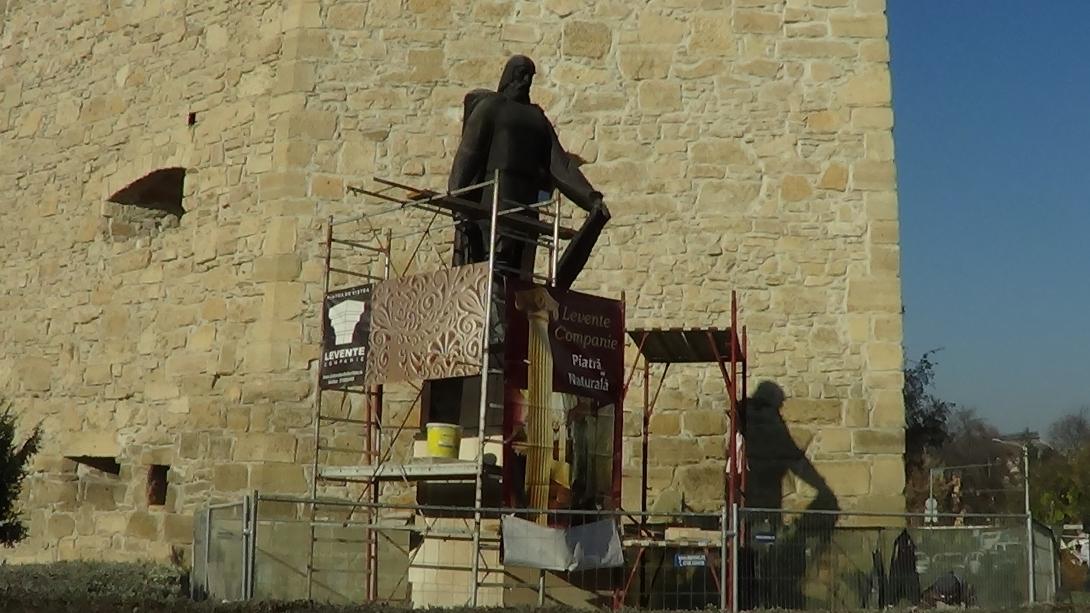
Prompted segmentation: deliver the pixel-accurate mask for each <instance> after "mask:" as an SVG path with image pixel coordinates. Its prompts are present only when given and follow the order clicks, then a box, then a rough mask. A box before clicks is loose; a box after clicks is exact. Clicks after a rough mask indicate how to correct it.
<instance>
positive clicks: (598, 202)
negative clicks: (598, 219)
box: [591, 198, 613, 221]
mask: <svg viewBox="0 0 1090 613" xmlns="http://www.w3.org/2000/svg"><path fill="white" fill-rule="evenodd" d="M594 211H599V212H600V213H601V215H602V217H604V218H605V220H606V221H609V220H610V219H611V218H612V217H613V215H611V214H610V212H609V207H607V206H606V203H605V200H602V199H601V198H597V199H595V201H594V204H593V205H592V206H591V213H593V212H594Z"/></svg>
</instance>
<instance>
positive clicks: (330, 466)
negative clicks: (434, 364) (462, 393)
mask: <svg viewBox="0 0 1090 613" xmlns="http://www.w3.org/2000/svg"><path fill="white" fill-rule="evenodd" d="M374 180H375V182H376V183H377V184H378V187H376V188H374V189H365V188H357V187H352V188H350V191H351V192H353V193H354V194H356V195H359V196H363V197H366V198H369V199H370V200H371V201H372V203H378V204H380V205H382V204H387V205H390V206H385V207H383V208H381V209H380V210H377V211H374V212H370V213H365V214H361V215H357V216H352V217H349V218H347V219H340V220H338V219H334V218H332V217H330V218H329V219H328V222H327V226H326V236H325V267H324V280H323V284H324V290H323V301H322V302H323V310H322V327H323V341H322V355H323V356H324V355H325V352H326V350H327V347H326V339H325V333H324V330H325V328H326V327H327V326H328V325H329V322H328V321H327V316H326V309H325V303H326V299H327V298H328V297H329V295H330V293H331V292H332V291H335V290H336V289H337V287H335V286H338V285H340V284H338V283H335V282H334V279H338V280H349V281H353V282H355V283H361V282H362V283H365V284H366V283H369V284H377V283H381V282H384V281H389V280H391V279H397V278H399V277H403V276H406V275H408V273H410V271H413V270H414V266H415V265H416V264H417V263H418V262H420V261H421V260H422V259H423V256H422V255H421V254H422V252H423V250H424V248H425V246H427V247H430V250H431V253H432V254H434V255H436V256H438V260H439V265H438V267H439V268H440V269H442V268H451V266H450V265H449V263H448V261H449V256H448V257H444V256H443V254H442V252H441V250H439V249H437V248H436V245H435V243H436V242H438V241H441V239H437V237H436V233H437V232H439V231H444V232H452V228H451V225H452V224H453V223H454V222H473V221H482V220H485V219H487V220H489V236H488V249H487V252H488V254H487V260H486V263H482V264H485V265H486V267H487V273H486V279H487V282H486V284H485V296H484V320H483V322H484V325H483V332H482V334H483V338H482V339H481V342H480V353H479V355H478V356H476V358H477V363H476V364H475V365H474V366H475V367H476V369H477V370H478V371H479V378H480V379H479V380H480V385H479V389H480V398H479V402H478V404H477V420H476V425H477V431H476V438H477V449H476V453H475V456H474V457H473V459H472V460H461V459H460V460H458V461H448V462H443V463H430V462H424V461H418V462H413V461H408V462H398V461H396V459H395V457H394V456H395V448H396V446H397V443H398V442H399V440H400V438H401V436H402V434H404V433H405V432H409V431H410V430H412V429H413V426H411V425H410V424H409V418H410V416H411V415H412V414H413V409H418V408H423V407H421V406H420V405H421V404H422V396H423V395H424V390H425V388H426V385H425V384H424V383H423V382H422V381H418V382H417V383H420V385H419V386H417V385H416V384H415V383H411V385H412V386H413V388H414V389H415V390H416V395H415V398H414V399H413V401H412V403H411V405H410V407H409V409H408V410H405V411H404V415H403V416H402V419H400V421H399V423H396V424H391V423H387V420H385V419H384V389H383V388H384V386H383V384H381V383H376V384H371V385H362V386H361V385H344V386H338V387H336V388H325V387H323V381H322V380H321V374H320V370H321V369H319V374H318V380H317V384H316V391H315V397H314V404H315V419H314V458H313V466H312V482H311V492H310V493H311V498H312V500H315V501H317V500H318V499H319V496H320V495H321V493H322V492H321V491H320V485H322V484H334V485H341V486H348V485H350V484H355V485H356V487H357V488H362V489H361V491H359V492H358V493H356V494H355V495H356V498H357V500H356V502H358V503H361V504H360V506H358V507H353V508H352V510H351V511H350V512H349V517H350V516H351V515H352V514H353V513H356V512H357V511H360V512H362V513H363V514H364V515H365V521H366V523H367V525H369V526H372V527H374V528H378V527H379V525H378V522H379V518H378V516H377V507H378V504H379V501H380V497H381V494H382V486H383V484H384V483H388V482H391V481H401V482H403V483H406V484H412V483H419V482H430V481H437V482H452V481H454V482H463V483H468V482H470V481H472V483H473V492H474V493H473V500H474V503H473V508H474V512H473V514H472V550H473V552H474V553H473V555H472V562H471V565H470V569H469V573H470V577H471V582H472V585H471V586H470V598H469V602H468V604H469V605H470V606H476V605H477V600H478V590H479V588H480V587H482V585H483V584H484V582H482V580H481V568H480V562H481V555H480V552H481V549H482V519H483V518H482V510H483V505H482V503H483V500H482V497H483V491H484V486H485V482H486V480H489V479H498V478H499V472H498V471H497V470H496V467H495V466H492V465H489V464H486V463H485V447H486V443H488V442H489V437H488V436H487V434H486V432H487V429H488V428H487V426H488V424H487V423H486V416H487V415H488V413H489V409H495V408H497V407H496V406H495V404H494V403H491V402H490V399H491V398H493V397H495V395H496V394H495V392H496V391H497V390H496V389H493V388H495V387H497V384H496V381H497V377H495V376H493V375H501V374H502V366H503V365H502V361H501V363H500V364H498V365H497V364H494V363H492V361H493V360H494V359H495V355H496V352H495V347H494V342H493V341H494V334H495V330H494V322H496V321H497V320H498V319H499V315H501V314H502V309H503V304H504V301H505V296H504V295H503V292H502V291H499V292H497V291H495V288H496V285H497V278H498V275H500V274H510V273H513V272H517V271H512V270H507V269H504V267H503V266H501V265H500V263H499V262H497V257H496V252H497V248H496V247H497V240H498V238H499V237H501V236H502V237H506V238H508V239H511V240H516V241H522V242H524V243H531V244H533V245H535V246H541V247H544V248H545V250H546V258H547V265H546V273H545V274H537V273H531V275H532V280H534V281H538V282H542V283H545V284H547V285H553V284H554V278H555V275H556V270H557V258H558V249H559V246H560V242H561V241H562V240H570V239H571V238H573V237H574V236H575V232H574V231H572V230H571V229H568V228H565V227H562V226H561V199H560V198H559V196H554V197H552V198H550V199H547V200H544V201H542V202H540V203H538V204H535V205H523V204H519V203H514V202H510V201H501V198H500V196H499V194H500V193H501V191H500V189H499V188H500V181H501V177H500V173H499V172H497V173H496V174H495V176H493V177H492V178H491V179H490V180H487V181H484V182H481V183H478V184H476V185H471V186H468V187H466V188H464V189H460V190H456V191H452V192H445V193H440V192H436V191H433V190H428V189H421V188H417V187H413V186H410V185H405V184H403V183H399V182H395V181H390V180H387V179H382V178H375V179H374ZM482 190H484V191H485V192H487V191H488V190H490V191H491V196H492V197H491V203H490V205H485V204H482V203H480V202H478V201H475V200H473V199H472V198H473V196H474V194H476V193H481V192H482ZM372 206H373V204H372ZM411 212H419V213H423V214H424V215H425V219H424V221H423V223H422V224H421V226H422V227H419V228H413V227H412V226H411V224H409V223H406V221H407V220H406V219H405V216H406V215H407V214H409V213H411ZM542 218H544V219H542ZM391 219H392V220H393V221H392V222H391V221H390V220H391ZM442 222H447V223H442ZM393 225H398V226H399V232H401V233H399V234H394V233H393V231H392V230H391V229H390V227H391V226H393ZM438 226H441V228H440V227H438ZM347 229H351V230H352V231H353V232H352V234H351V235H350V236H345V235H344V234H345V233H346V231H348V230H347ZM361 229H362V236H361V235H360V234H361V232H360V230H361ZM397 240H402V241H406V244H407V245H411V249H407V250H406V251H407V252H408V256H407V260H406V262H405V263H404V266H402V267H400V268H399V267H398V266H397V265H396V263H395V262H394V256H395V248H394V242H395V241H397ZM364 270H366V272H364ZM501 287H502V285H501ZM500 386H502V384H500ZM500 391H501V392H502V390H500ZM331 396H332V397H333V398H328V397H331ZM353 396H356V397H362V398H363V401H364V410H363V415H356V414H355V413H354V411H353V403H352V401H351V398H352V397H353ZM500 397H501V398H502V393H501V394H500ZM331 401H332V402H331ZM338 401H339V402H338ZM346 404H347V405H348V406H347V408H346ZM499 408H501V409H502V404H501V405H500V406H499ZM421 425H422V424H421ZM340 426H345V427H356V428H359V429H360V430H361V431H362V432H360V433H359V437H360V438H361V439H362V441H363V447H362V448H356V447H353V446H344V445H341V444H337V443H338V441H337V440H336V438H334V437H333V436H332V435H331V433H330V432H329V431H330V430H331V429H334V432H333V434H336V431H335V428H336V427H340ZM499 442H500V443H501V444H502V438H501V439H500V440H499ZM345 454H347V455H349V456H352V455H358V456H359V457H360V461H357V462H355V463H353V464H350V465H344V464H343V463H329V462H328V459H329V458H331V457H335V456H336V457H344V456H345ZM334 464H337V465H334ZM365 501H366V502H365ZM317 506H318V505H317V504H312V505H311V512H310V514H311V518H310V521H311V524H312V526H313V525H314V523H315V519H316V517H315V513H316V508H317ZM426 524H427V522H426V520H425V531H426V530H428V528H429V527H428V526H427V525H426ZM378 532H379V531H378V530H377V529H375V530H370V531H368V535H367V538H366V540H367V542H366V558H365V568H366V573H367V578H366V586H367V589H366V593H367V597H368V599H369V600H381V599H382V598H381V596H380V594H378V568H379V560H378V539H379V534H378ZM316 541H317V538H316V535H315V533H314V529H313V527H312V528H311V539H310V553H309V558H308V560H309V561H308V565H307V595H308V598H310V597H311V596H312V593H313V585H314V575H315V573H316V572H320V571H321V570H323V569H319V568H316V567H315V564H314V561H315V544H316ZM495 548H496V550H497V552H498V545H497V546H496V547H495ZM411 561H412V560H411V559H410V563H411Z"/></svg>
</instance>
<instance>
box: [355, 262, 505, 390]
mask: <svg viewBox="0 0 1090 613" xmlns="http://www.w3.org/2000/svg"><path fill="white" fill-rule="evenodd" d="M487 288H488V264H487V263H481V264H472V265H468V266H456V267H454V268H450V269H446V270H440V271H436V272H433V273H427V274H419V275H412V276H409V277H404V278H401V279H393V280H389V281H384V282H382V283H380V284H378V285H377V286H376V287H375V292H374V296H373V302H372V311H371V338H370V352H369V354H368V356H367V375H366V382H367V383H368V384H377V383H393V382H396V381H419V380H423V379H442V378H446V377H468V376H472V375H476V374H479V373H480V370H481V367H480V362H481V342H482V336H483V332H484V319H485V293H486V290H487Z"/></svg>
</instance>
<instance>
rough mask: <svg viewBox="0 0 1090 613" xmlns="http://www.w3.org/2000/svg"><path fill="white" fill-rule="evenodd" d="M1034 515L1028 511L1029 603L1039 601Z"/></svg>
mask: <svg viewBox="0 0 1090 613" xmlns="http://www.w3.org/2000/svg"><path fill="white" fill-rule="evenodd" d="M1033 548H1034V544H1033V515H1032V514H1031V513H1029V512H1027V513H1026V559H1027V564H1028V565H1029V572H1027V573H1026V575H1027V576H1028V577H1029V591H1028V592H1027V594H1028V595H1029V602H1028V603H1027V604H1030V605H1032V604H1034V603H1035V602H1037V581H1036V580H1035V579H1036V575H1037V569H1036V568H1034V557H1035V556H1034V555H1033Z"/></svg>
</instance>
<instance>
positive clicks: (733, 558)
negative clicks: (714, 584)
mask: <svg viewBox="0 0 1090 613" xmlns="http://www.w3.org/2000/svg"><path fill="white" fill-rule="evenodd" d="M730 515H731V518H730V528H731V537H730V610H731V611H732V612H733V613H738V610H739V609H740V606H739V603H738V600H739V594H738V566H739V564H738V539H739V538H741V534H742V530H741V526H740V525H739V523H738V516H739V511H738V503H737V502H735V503H732V504H731V508H730Z"/></svg>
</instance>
